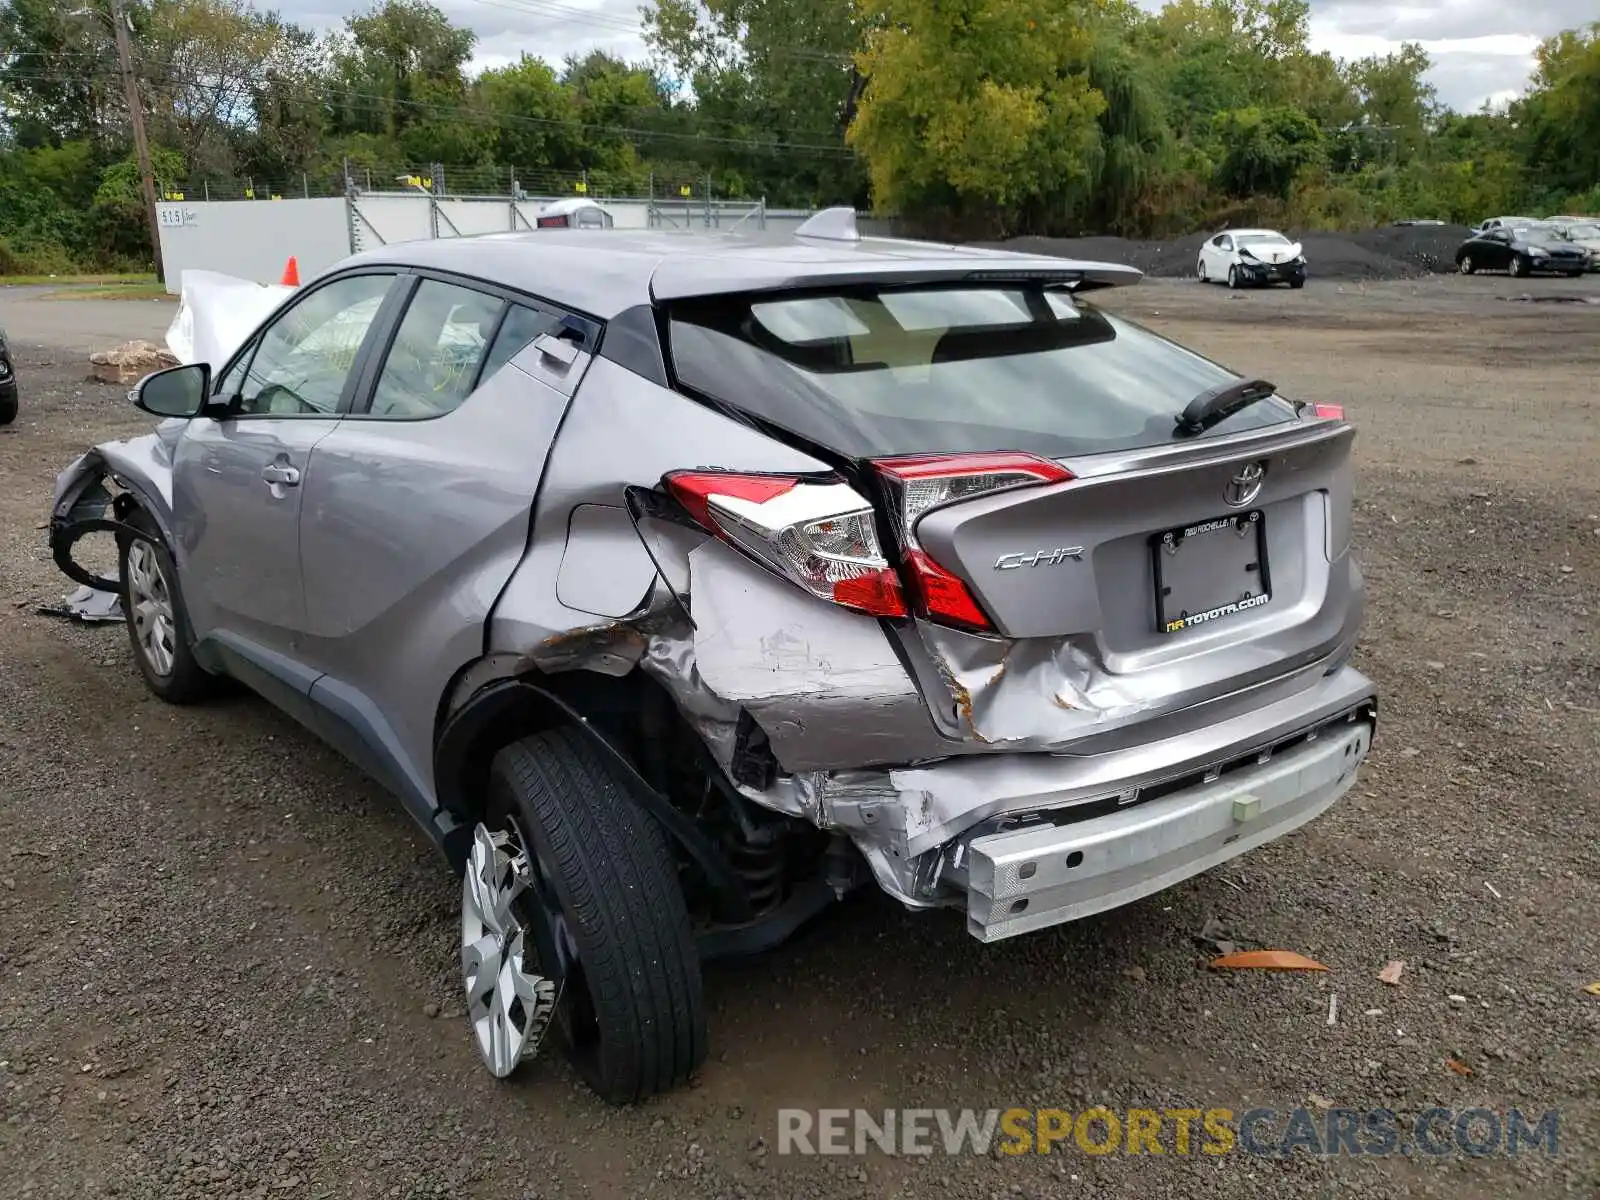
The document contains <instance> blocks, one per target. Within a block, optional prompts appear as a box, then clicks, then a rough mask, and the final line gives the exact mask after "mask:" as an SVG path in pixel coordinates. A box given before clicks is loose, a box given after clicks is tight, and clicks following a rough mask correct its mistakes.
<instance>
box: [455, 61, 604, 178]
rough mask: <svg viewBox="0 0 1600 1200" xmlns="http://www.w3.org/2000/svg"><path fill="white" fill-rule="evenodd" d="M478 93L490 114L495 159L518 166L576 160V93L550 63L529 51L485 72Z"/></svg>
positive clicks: (571, 163)
mask: <svg viewBox="0 0 1600 1200" xmlns="http://www.w3.org/2000/svg"><path fill="white" fill-rule="evenodd" d="M477 94H478V102H479V104H480V105H481V106H482V108H483V110H484V112H485V113H487V114H488V115H489V116H490V118H491V122H490V125H489V130H490V135H489V136H490V138H491V146H490V150H491V157H492V158H493V160H494V161H495V162H497V163H503V164H505V165H506V166H508V167H516V168H517V169H518V170H537V169H540V168H559V169H563V170H570V169H572V168H574V167H576V166H577V165H578V162H577V158H578V149H579V146H580V144H581V142H582V137H583V134H582V130H581V129H580V127H579V125H578V119H577V110H576V106H575V105H574V103H573V95H572V92H571V90H570V89H568V88H566V87H564V86H563V85H562V83H561V81H560V80H559V79H557V78H556V73H555V71H554V70H553V69H552V68H551V67H550V65H549V64H548V63H545V62H542V61H540V60H539V59H537V58H531V57H529V56H528V55H526V54H525V55H523V56H522V58H521V60H520V61H518V62H516V63H513V64H512V65H511V66H509V67H501V68H500V69H498V70H493V71H485V72H484V73H483V74H482V75H481V76H479V78H478V83H477Z"/></svg>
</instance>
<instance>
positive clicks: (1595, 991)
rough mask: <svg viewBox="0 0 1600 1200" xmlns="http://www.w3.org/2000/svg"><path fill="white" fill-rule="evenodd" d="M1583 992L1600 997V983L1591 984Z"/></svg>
mask: <svg viewBox="0 0 1600 1200" xmlns="http://www.w3.org/2000/svg"><path fill="white" fill-rule="evenodd" d="M1583 990H1584V991H1586V992H1588V993H1589V995H1591V996H1600V983H1591V984H1590V985H1589V986H1588V987H1586V988H1584V989H1583Z"/></svg>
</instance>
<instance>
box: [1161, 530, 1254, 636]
mask: <svg viewBox="0 0 1600 1200" xmlns="http://www.w3.org/2000/svg"><path fill="white" fill-rule="evenodd" d="M1208 550H1209V551H1210V554H1209V556H1208V554H1207V551H1208ZM1150 556H1151V562H1152V564H1153V566H1154V575H1155V602H1156V607H1155V616H1156V632H1158V633H1160V634H1162V635H1165V636H1170V635H1172V634H1177V633H1185V632H1187V631H1188V630H1191V629H1196V628H1199V627H1200V626H1202V625H1209V624H1212V623H1214V622H1216V621H1220V620H1226V619H1227V618H1229V617H1233V616H1238V615H1239V614H1240V613H1244V612H1251V611H1253V610H1255V609H1258V608H1263V607H1265V606H1266V605H1268V604H1270V603H1271V602H1272V575H1271V571H1270V569H1269V564H1268V561H1267V517H1266V513H1264V512H1263V511H1262V510H1260V509H1258V508H1257V509H1250V510H1249V511H1247V512H1241V513H1228V514H1226V515H1224V516H1220V517H1211V518H1208V519H1207V520H1204V521H1196V522H1193V523H1192V524H1189V525H1180V526H1177V527H1175V528H1172V529H1165V530H1162V531H1161V532H1160V533H1157V534H1155V535H1154V536H1152V537H1151V539H1150ZM1219 558H1220V560H1221V561H1220V563H1219V562H1218V559H1219ZM1203 559H1204V560H1206V561H1204V562H1202V560H1203ZM1180 560H1181V561H1180ZM1197 564H1198V565H1197ZM1219 575H1220V576H1222V577H1223V582H1221V583H1219V582H1218V581H1217V577H1218V576H1219ZM1230 576H1231V577H1232V578H1234V579H1238V580H1240V582H1241V583H1242V582H1244V581H1250V580H1253V581H1254V584H1255V586H1254V587H1245V588H1243V589H1242V590H1237V589H1236V593H1237V594H1235V595H1233V596H1232V597H1231V598H1230V597H1229V594H1228V591H1227V583H1226V580H1227V578H1228V577H1230Z"/></svg>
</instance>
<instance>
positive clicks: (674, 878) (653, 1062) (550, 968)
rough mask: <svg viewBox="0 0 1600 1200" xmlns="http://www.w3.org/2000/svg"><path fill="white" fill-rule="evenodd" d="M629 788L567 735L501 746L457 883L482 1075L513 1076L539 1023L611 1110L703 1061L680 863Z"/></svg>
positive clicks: (607, 763)
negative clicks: (556, 1039)
mask: <svg viewBox="0 0 1600 1200" xmlns="http://www.w3.org/2000/svg"><path fill="white" fill-rule="evenodd" d="M627 788H628V783H627V780H626V777H625V776H624V774H623V771H622V768H621V767H620V766H619V765H618V764H617V763H616V762H614V761H613V760H612V759H610V758H609V757H608V756H607V755H606V753H605V751H604V750H602V749H601V748H600V747H598V746H596V745H595V743H594V742H592V741H591V740H590V739H589V738H588V737H587V736H586V735H585V734H583V733H580V732H578V731H576V730H573V729H570V728H567V729H552V730H547V731H546V732H544V733H540V734H536V735H534V736H531V737H526V738H523V739H521V740H520V741H516V742H513V743H511V744H510V745H509V746H506V747H505V748H504V749H503V750H501V751H500V753H499V754H498V755H496V757H495V760H494V763H493V766H492V768H491V771H490V780H489V795H488V798H487V800H488V802H487V806H486V810H485V818H484V821H483V822H482V823H481V824H480V825H479V826H478V828H477V830H476V831H475V833H474V844H473V849H472V851H471V853H470V855H469V858H468V862H467V870H466V876H465V878H464V879H463V882H462V923H461V931H462V948H461V963H462V971H463V975H464V982H465V985H466V992H467V1006H468V1015H469V1017H470V1019H471V1021H472V1025H473V1030H474V1033H475V1035H476V1037H477V1041H478V1048H479V1051H480V1052H481V1054H482V1055H483V1058H484V1062H485V1064H486V1065H487V1066H488V1067H489V1069H490V1070H491V1071H492V1072H493V1073H494V1074H495V1075H497V1076H503V1075H507V1074H509V1073H510V1072H511V1071H512V1070H513V1069H515V1067H516V1065H517V1063H518V1062H520V1061H522V1060H523V1059H525V1058H527V1057H529V1056H531V1054H532V1053H533V1051H534V1050H536V1049H537V1047H538V1041H539V1039H540V1038H541V1037H542V1036H543V1033H544V1029H545V1026H546V1023H548V1024H549V1025H550V1026H551V1027H552V1028H553V1029H554V1031H555V1032H556V1034H557V1036H558V1037H559V1038H560V1040H561V1041H562V1042H563V1043H564V1046H565V1049H566V1052H567V1055H568V1057H569V1058H570V1059H571V1061H572V1064H573V1066H574V1067H576V1068H577V1070H578V1073H579V1074H580V1075H582V1076H583V1078H584V1081H585V1082H586V1083H588V1085H589V1086H590V1087H591V1088H593V1089H594V1091H595V1092H596V1093H597V1094H598V1095H599V1096H600V1097H601V1098H602V1099H604V1100H607V1101H609V1102H611V1103H613V1104H625V1103H628V1102H630V1101H634V1100H639V1099H642V1098H644V1097H645V1096H649V1095H652V1094H654V1093H658V1092H664V1091H668V1090H670V1089H672V1088H675V1087H677V1086H679V1085H681V1084H682V1083H684V1082H685V1081H686V1080H687V1079H688V1077H689V1074H690V1072H692V1071H693V1070H694V1069H695V1068H696V1067H698V1066H699V1065H700V1064H701V1063H702V1062H703V1061H704V1060H705V1055H706V1017H705V1004H704V999H703V996H702V991H701V979H700V959H699V953H698V950H697V949H696V946H695V940H694V932H693V929H692V927H691V926H690V922H689V913H688V908H687V906H686V905H685V903H684V898H683V892H682V889H681V887H680V885H679V883H678V872H677V862H676V859H675V858H674V856H673V853H672V849H671V847H670V845H669V844H668V842H667V839H666V837H665V835H664V834H663V833H662V831H661V829H660V827H659V826H658V825H657V824H656V823H655V822H654V821H653V820H652V819H651V818H650V817H649V816H648V815H647V814H646V813H645V812H644V811H642V810H641V809H640V808H639V807H638V805H636V804H635V803H634V802H633V801H632V799H631V798H630V797H629V796H628V793H627Z"/></svg>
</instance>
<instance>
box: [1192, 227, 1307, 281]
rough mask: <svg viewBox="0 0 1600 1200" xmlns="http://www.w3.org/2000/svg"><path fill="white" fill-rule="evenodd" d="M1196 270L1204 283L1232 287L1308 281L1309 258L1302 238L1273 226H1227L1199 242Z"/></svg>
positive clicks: (1196, 273)
mask: <svg viewBox="0 0 1600 1200" xmlns="http://www.w3.org/2000/svg"><path fill="white" fill-rule="evenodd" d="M1194 273H1195V275H1196V276H1198V277H1199V279H1200V282H1201V283H1224V282H1225V283H1227V285H1228V286H1229V287H1231V288H1241V287H1245V286H1247V285H1251V286H1258V285H1265V284H1273V283H1287V284H1288V285H1289V286H1290V287H1292V288H1302V287H1305V285H1306V258H1305V255H1304V254H1303V253H1301V246H1300V243H1299V242H1291V241H1290V240H1289V239H1288V238H1286V237H1284V236H1283V234H1281V233H1279V232H1277V230H1274V229H1226V230H1224V231H1223V232H1221V233H1219V234H1217V235H1216V236H1215V237H1211V238H1207V239H1206V240H1205V242H1203V243H1202V244H1201V246H1200V260H1199V262H1198V263H1196V264H1195V269H1194Z"/></svg>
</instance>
